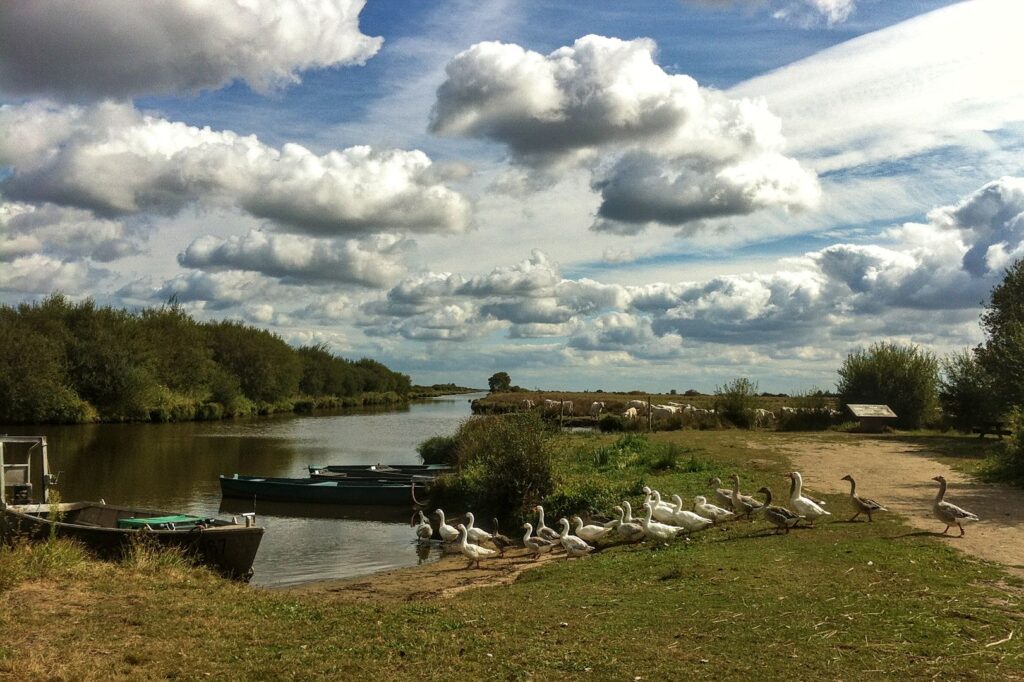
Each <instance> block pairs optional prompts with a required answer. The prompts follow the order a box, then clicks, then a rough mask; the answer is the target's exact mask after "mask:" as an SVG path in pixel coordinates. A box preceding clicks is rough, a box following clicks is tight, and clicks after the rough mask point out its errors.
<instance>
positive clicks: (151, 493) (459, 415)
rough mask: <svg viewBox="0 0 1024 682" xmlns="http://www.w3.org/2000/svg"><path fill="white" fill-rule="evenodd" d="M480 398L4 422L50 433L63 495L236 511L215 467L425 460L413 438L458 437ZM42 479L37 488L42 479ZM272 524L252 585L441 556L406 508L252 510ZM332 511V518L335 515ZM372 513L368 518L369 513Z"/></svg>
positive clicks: (250, 471) (244, 470) (288, 469)
mask: <svg viewBox="0 0 1024 682" xmlns="http://www.w3.org/2000/svg"><path fill="white" fill-rule="evenodd" d="M480 395H483V394H468V395H457V396H443V397H440V398H434V399H432V400H427V401H424V402H418V403H414V404H412V405H410V406H409V407H408V408H403V409H401V410H388V411H360V412H346V413H337V414H334V413H332V414H325V415H313V416H298V415H281V416H273V417H262V418H258V419H245V420H234V421H222V422H187V423H180V424H85V425H78V426H39V427H24V426H19V427H14V426H0V433H8V434H11V435H44V436H46V437H47V440H48V441H49V452H50V469H51V471H53V472H60V480H59V484H58V489H59V490H60V494H61V498H62V499H64V500H65V501H74V500H98V499H100V498H102V499H104V500H105V501H106V502H108V503H111V504H124V505H130V506H140V507H150V508H156V509H166V510H169V511H175V512H182V513H188V514H195V515H197V516H215V515H222V516H230V515H231V514H232V513H238V512H241V511H252V509H251V504H248V503H245V502H239V501H236V500H228V501H227V502H226V503H223V504H222V502H221V497H220V485H219V483H218V480H217V476H218V475H220V474H225V475H231V474H235V473H238V474H247V475H255V476H306V475H307V469H306V467H307V466H308V465H310V464H315V465H325V464H375V463H378V462H385V463H391V464H407V463H418V462H419V461H420V459H419V455H418V454H417V453H416V445H418V444H419V443H420V442H422V441H423V440H425V439H427V438H429V437H430V436H434V435H449V434H452V433H454V431H455V429H456V428H457V427H458V425H459V423H460V422H461V421H462V420H464V419H465V418H466V417H468V416H469V414H470V410H469V401H470V400H472V399H473V398H477V397H480ZM37 485H38V483H37ZM255 511H256V513H257V521H258V523H259V524H260V525H261V526H263V527H264V528H266V533H265V534H264V537H263V542H262V543H261V545H260V550H259V553H258V554H257V555H256V562H255V564H254V566H253V569H254V570H255V575H254V576H253V580H252V582H253V584H255V585H263V586H268V587H278V586H285V585H293V584H297V583H302V582H309V581H313V580H324V579H331V578H346V577H352V576H358V575H365V574H368V573H373V572H376V571H381V570H385V569H390V568H399V567H404V566H413V565H416V564H418V563H422V562H424V561H431V560H434V559H436V558H437V556H438V552H439V549H437V548H436V547H430V548H423V547H417V545H416V543H415V541H414V532H413V529H412V528H410V527H409V513H410V512H409V509H407V508H404V507H403V508H402V509H400V510H370V511H366V510H360V509H357V508H345V507H332V506H326V507H324V506H319V505H318V506H306V507H304V508H295V507H285V508H281V507H280V506H271V505H260V504H257V506H256V510H255ZM332 517H333V518H332ZM367 517H369V518H367Z"/></svg>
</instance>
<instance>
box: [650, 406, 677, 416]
mask: <svg viewBox="0 0 1024 682" xmlns="http://www.w3.org/2000/svg"><path fill="white" fill-rule="evenodd" d="M675 413H676V410H675V408H674V407H672V406H671V405H651V416H652V417H654V418H655V419H661V418H663V417H664V418H665V419H667V418H669V417H671V416H672V415H674V414H675Z"/></svg>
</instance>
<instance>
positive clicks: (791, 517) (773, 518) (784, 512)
mask: <svg viewBox="0 0 1024 682" xmlns="http://www.w3.org/2000/svg"><path fill="white" fill-rule="evenodd" d="M757 492H759V493H762V494H763V495H764V518H765V519H766V520H767V521H768V523H770V524H772V525H773V526H775V535H778V534H779V531H780V530H785V531H786V533H789V529H790V528H792V527H793V526H795V525H796V524H797V523H799V521H800V519H802V518H804V517H803V516H800V515H799V514H796V513H794V512H791V511H789V510H788V509H786V508H785V507H779V506H778V505H774V504H772V491H771V488H768V487H763V488H761V489H760V490H758V491H757Z"/></svg>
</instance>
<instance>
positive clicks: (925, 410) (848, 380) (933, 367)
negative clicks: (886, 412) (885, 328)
mask: <svg viewBox="0 0 1024 682" xmlns="http://www.w3.org/2000/svg"><path fill="white" fill-rule="evenodd" d="M938 383H939V362H938V360H937V359H936V358H935V356H934V355H932V354H931V353H929V352H928V351H926V350H922V349H921V348H919V347H918V346H915V345H901V344H898V343H888V342H881V343H876V344H873V345H872V346H871V347H870V348H868V349H866V350H863V349H862V350H858V351H855V352H853V353H850V355H848V356H847V358H846V360H845V362H843V366H842V367H840V368H839V382H838V383H837V384H836V389H837V393H838V394H839V401H840V403H841V404H844V405H846V404H850V403H854V404H856V403H868V404H884V405H888V406H889V407H890V408H892V410H893V411H894V412H895V413H896V416H897V420H896V425H897V426H899V427H900V428H907V429H916V428H920V427H921V426H923V425H924V424H925V422H926V421H927V420H928V419H930V418H931V417H932V416H933V415H934V414H935V410H936V408H937V406H938Z"/></svg>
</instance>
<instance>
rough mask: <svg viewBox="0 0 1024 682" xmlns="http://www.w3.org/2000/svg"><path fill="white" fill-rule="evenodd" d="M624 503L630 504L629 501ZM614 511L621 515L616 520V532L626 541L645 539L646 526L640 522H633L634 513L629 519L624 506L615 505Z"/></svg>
mask: <svg viewBox="0 0 1024 682" xmlns="http://www.w3.org/2000/svg"><path fill="white" fill-rule="evenodd" d="M623 504H625V505H629V502H623ZM612 511H614V512H616V513H617V515H618V517H619V518H618V519H617V520H616V522H615V523H616V526H615V532H616V533H618V534H619V537H621V538H622V539H623V540H625V541H626V542H639V541H640V540H643V539H644V528H643V526H641V525H640V524H638V523H633V518H632V516H633V515H632V514H630V516H629V519H628V520H627V518H626V515H625V513H624V512H623V510H622V507H615V508H614V509H612Z"/></svg>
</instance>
